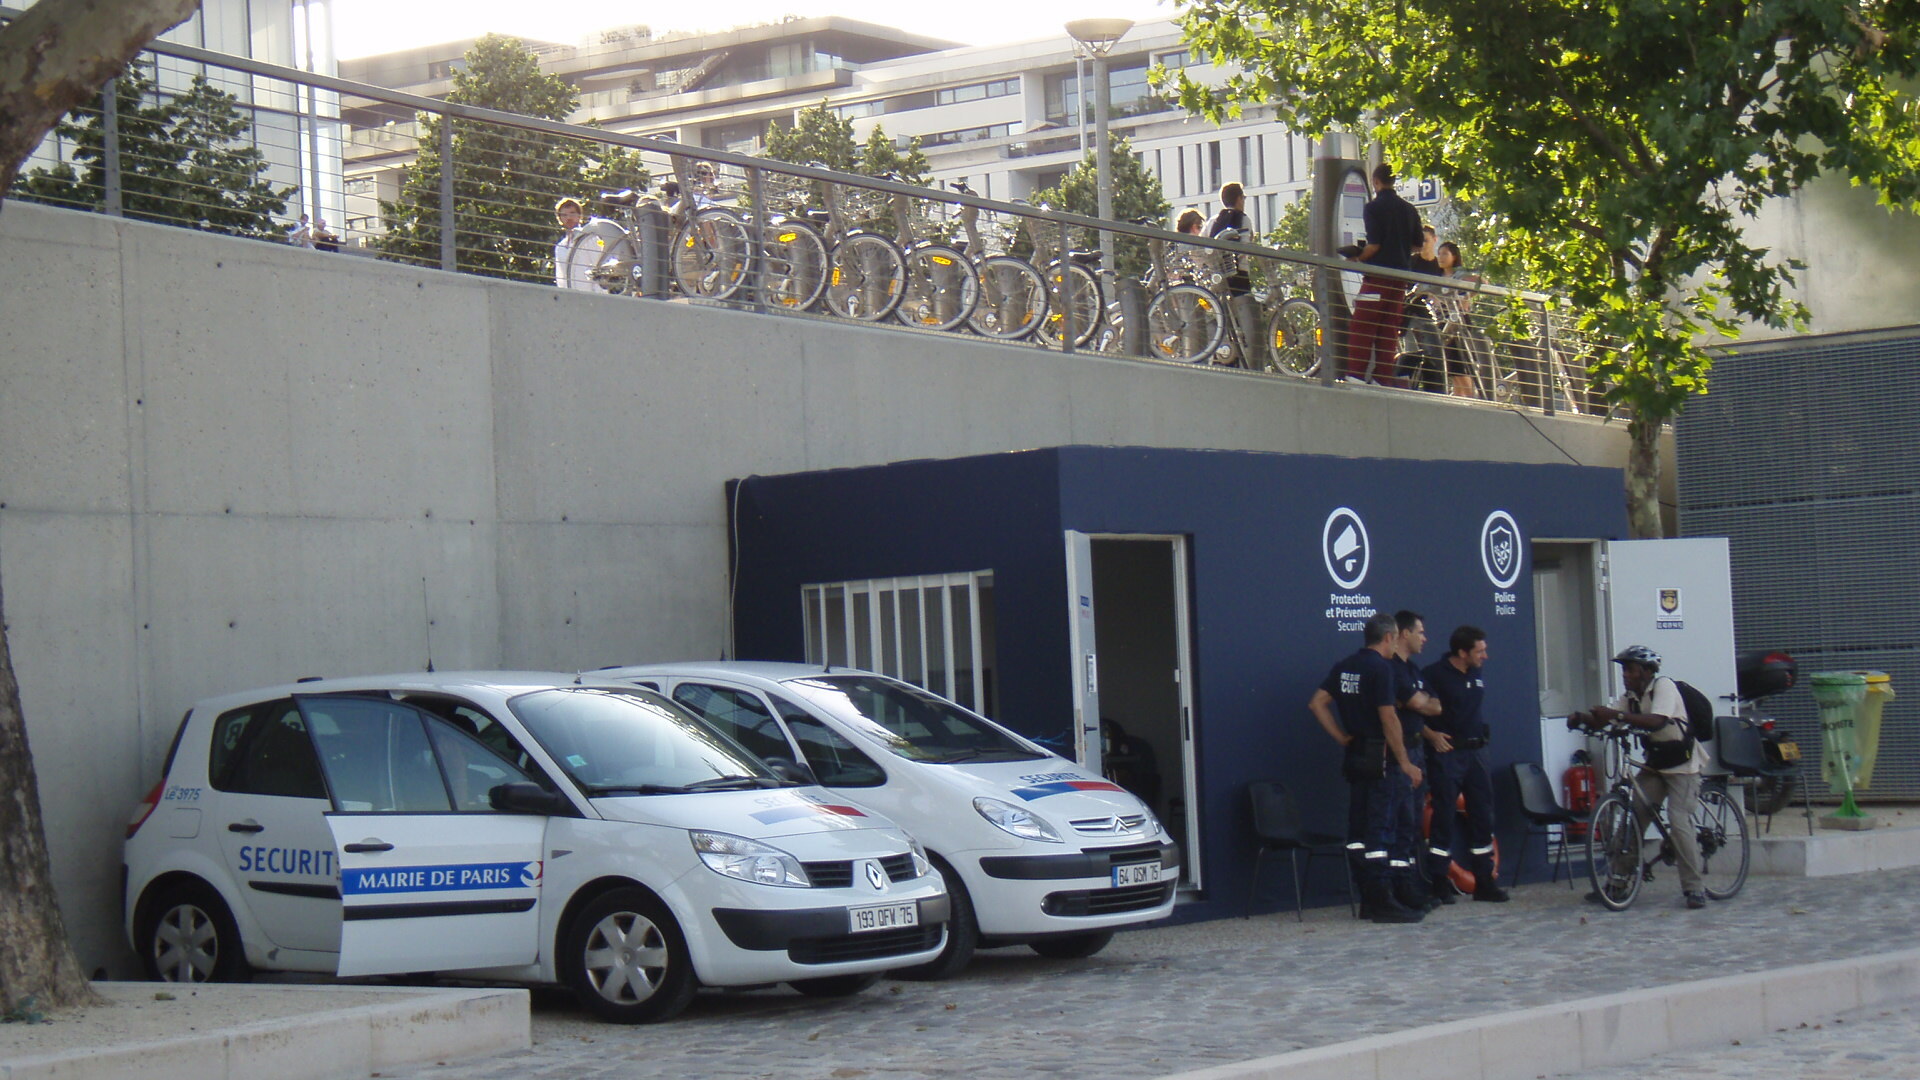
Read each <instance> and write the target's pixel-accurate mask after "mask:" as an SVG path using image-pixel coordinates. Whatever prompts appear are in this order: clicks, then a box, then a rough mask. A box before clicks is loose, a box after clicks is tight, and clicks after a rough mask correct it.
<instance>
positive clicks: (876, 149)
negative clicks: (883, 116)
mask: <svg viewBox="0 0 1920 1080" xmlns="http://www.w3.org/2000/svg"><path fill="white" fill-rule="evenodd" d="M931 168H932V166H930V165H928V164H927V155H925V154H923V153H921V152H920V136H918V135H915V136H914V137H913V138H911V139H909V140H907V152H906V153H904V154H903V153H901V152H900V151H899V149H898V148H897V147H895V146H894V145H893V140H892V139H890V138H888V137H887V129H886V128H884V127H882V126H881V125H879V124H875V125H873V130H872V131H870V132H868V133H867V141H866V144H865V145H864V146H862V147H861V148H860V163H859V168H858V170H857V171H858V172H860V173H863V174H865V175H867V176H885V175H887V174H889V173H891V174H893V175H894V176H897V177H899V178H900V180H901V182H902V183H907V184H918V185H920V186H922V187H924V186H926V183H927V173H928V171H929V170H931Z"/></svg>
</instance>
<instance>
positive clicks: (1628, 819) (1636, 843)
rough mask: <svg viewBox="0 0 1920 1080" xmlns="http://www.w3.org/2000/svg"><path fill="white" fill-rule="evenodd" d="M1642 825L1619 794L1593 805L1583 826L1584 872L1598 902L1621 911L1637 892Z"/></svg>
mask: <svg viewBox="0 0 1920 1080" xmlns="http://www.w3.org/2000/svg"><path fill="white" fill-rule="evenodd" d="M1643 831H1644V830H1643V828H1642V826H1641V824H1640V822H1639V819H1637V818H1635V817H1634V814H1633V806H1632V805H1631V804H1630V803H1629V802H1628V801H1627V800H1626V799H1625V798H1622V797H1621V796H1619V795H1609V796H1607V797H1606V798H1604V799H1601V800H1600V805H1598V806H1596V807H1594V808H1593V824H1592V825H1591V826H1590V827H1589V828H1588V830H1587V876H1588V877H1590V878H1592V879H1593V891H1594V892H1595V893H1596V894H1598V895H1599V897H1600V903H1602V904H1604V905H1605V906H1607V907H1608V908H1610V909H1612V910H1614V911H1625V910H1626V909H1627V906H1628V905H1630V904H1632V903H1633V898H1634V897H1635V896H1637V895H1639V893H1640V881H1641V878H1642V877H1643V876H1644V875H1643V874H1642V873H1641V870H1642V866H1641V858H1642V853H1641V850H1640V848H1641V844H1640V837H1641V833H1642V832H1643Z"/></svg>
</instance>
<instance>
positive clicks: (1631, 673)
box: [1567, 645, 1707, 911]
mask: <svg viewBox="0 0 1920 1080" xmlns="http://www.w3.org/2000/svg"><path fill="white" fill-rule="evenodd" d="M1613 662H1614V663H1616V664H1619V665H1620V678H1621V679H1622V680H1623V681H1624V682H1625V683H1626V684H1627V692H1626V693H1624V694H1621V695H1620V696H1619V697H1617V698H1615V699H1614V700H1613V704H1612V705H1596V706H1594V707H1593V708H1592V709H1591V710H1589V711H1586V712H1577V713H1574V714H1573V715H1572V716H1569V717H1567V726H1568V727H1574V726H1579V727H1583V728H1586V729H1587V730H1589V731H1592V730H1595V729H1597V728H1601V727H1607V726H1610V725H1613V724H1626V725H1627V726H1629V727H1632V728H1635V729H1637V730H1638V732H1639V735H1640V745H1641V748H1642V749H1643V750H1644V751H1645V752H1646V761H1645V762H1644V763H1643V764H1642V765H1641V768H1640V775H1638V776H1636V777H1634V781H1633V789H1634V798H1633V802H1634V807H1633V809H1634V813H1635V814H1637V815H1639V816H1640V819H1641V820H1642V821H1644V820H1646V819H1647V818H1648V817H1650V816H1652V814H1653V807H1654V805H1655V804H1656V803H1659V802H1660V801H1662V800H1663V799H1664V800H1665V802H1666V804H1667V820H1668V821H1669V822H1672V823H1674V826H1675V827H1674V828H1672V829H1671V830H1669V831H1670V832H1671V833H1672V835H1673V850H1674V854H1675V855H1676V856H1678V858H1679V862H1680V891H1681V892H1683V893H1685V894H1686V897H1687V907H1688V908H1690V909H1693V910H1696V911H1697V910H1699V909H1700V908H1703V907H1706V906H1707V890H1706V884H1705V883H1704V882H1703V881H1702V880H1701V877H1700V838H1699V837H1698V836H1695V835H1694V832H1693V829H1692V828H1691V827H1689V826H1688V825H1686V824H1685V823H1687V822H1690V821H1692V820H1693V808H1694V807H1695V806H1696V805H1698V804H1699V802H1700V756H1699V755H1698V754H1695V753H1694V752H1693V735H1692V734H1691V733H1690V732H1689V731H1688V728H1687V705H1686V702H1685V701H1683V700H1682V699H1681V697H1680V688H1679V687H1677V686H1675V685H1674V684H1673V680H1672V679H1670V678H1667V677H1665V676H1663V675H1661V674H1660V654H1659V653H1657V652H1654V651H1653V650H1652V649H1649V648H1647V647H1646V646H1645V645H1629V646H1627V647H1626V648H1624V649H1622V650H1620V655H1618V656H1616V657H1614V658H1613ZM1593 898H1594V899H1597V896H1596V897H1593Z"/></svg>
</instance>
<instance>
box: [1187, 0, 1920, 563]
mask: <svg viewBox="0 0 1920 1080" xmlns="http://www.w3.org/2000/svg"><path fill="white" fill-rule="evenodd" d="M1182 24H1183V26H1184V28H1185V32H1186V37H1187V40H1188V42H1189V43H1190V44H1191V46H1192V47H1193V50H1194V52H1195V54H1196V55H1205V56H1208V57H1211V58H1212V59H1213V60H1214V61H1216V62H1226V63H1229V64H1232V65H1237V67H1238V68H1239V73H1238V74H1236V75H1234V76H1232V77H1230V78H1229V79H1228V80H1227V81H1226V82H1225V84H1224V85H1222V86H1220V87H1219V88H1217V89H1210V88H1208V87H1205V86H1202V85H1200V84H1198V83H1195V82H1193V81H1191V80H1189V79H1186V78H1185V77H1184V76H1182V77H1180V78H1179V79H1178V85H1179V94H1180V100H1181V103H1182V104H1184V105H1186V106H1187V107H1189V108H1190V109H1194V110H1197V111H1201V112H1204V113H1205V114H1207V115H1209V116H1212V117H1215V118H1219V117H1222V116H1226V115H1232V114H1235V113H1237V112H1238V111H1239V110H1240V108H1241V107H1242V106H1244V105H1249V104H1253V103H1265V104H1268V105H1270V106H1271V107H1272V108H1273V109H1274V110H1275V112H1276V114H1277V116H1278V118H1279V119H1280V120H1281V121H1282V122H1283V123H1286V124H1287V125H1288V126H1290V127H1292V128H1293V129H1294V130H1296V131H1300V132H1302V133H1304V134H1308V135H1315V136H1318V135H1323V134H1325V133H1327V132H1329V131H1331V130H1334V129H1336V128H1345V129H1349V130H1361V131H1363V132H1365V133H1366V134H1369V135H1371V136H1372V137H1374V138H1377V139H1378V140H1379V141H1380V143H1381V144H1382V146H1383V147H1384V149H1385V151H1386V155H1387V158H1388V160H1389V161H1391V162H1392V163H1393V164H1394V165H1396V166H1397V167H1398V169H1399V170H1400V171H1403V172H1407V173H1410V174H1417V175H1420V176H1426V177H1432V178H1435V179H1438V180H1440V181H1441V182H1442V183H1443V184H1445V185H1446V187H1447V190H1448V191H1449V192H1450V193H1451V194H1452V195H1454V196H1456V197H1459V198H1463V199H1465V200H1468V201H1470V202H1472V203H1473V204H1475V205H1476V206H1477V207H1478V208H1479V209H1480V210H1481V211H1482V212H1484V213H1485V214H1486V215H1488V216H1489V217H1490V219H1491V220H1492V221H1493V222H1494V223H1496V227H1494V228H1492V229H1490V230H1489V232H1490V233H1492V234H1495V235H1498V236H1500V237H1501V238H1502V246H1503V247H1508V248H1512V249H1514V250H1512V251H1509V252H1503V255H1510V256H1512V257H1513V261H1515V262H1517V263H1521V264H1524V265H1525V267H1526V269H1527V274H1528V276H1529V278H1530V279H1531V282H1532V283H1533V284H1534V285H1535V286H1536V287H1539V288H1542V289H1545V290H1547V291H1551V292H1555V293H1559V294H1563V295H1565V296H1567V297H1568V298H1570V299H1571V300H1572V302H1573V303H1575V304H1576V305H1578V306H1579V308H1580V309H1581V310H1582V311H1583V312H1585V313H1586V314H1585V315H1584V316H1583V318H1584V321H1585V324H1586V328H1587V329H1589V330H1592V331H1597V332H1599V333H1601V334H1604V335H1609V336H1613V337H1616V338H1617V339H1618V340H1620V341H1621V342H1623V343H1624V348H1622V349H1620V350H1618V351H1613V352H1609V353H1608V354H1606V355H1604V356H1601V357H1597V358H1595V362H1594V363H1593V364H1592V367H1591V370H1592V372H1593V374H1594V375H1595V377H1596V378H1597V379H1599V380H1601V381H1602V383H1603V384H1604V387H1605V393H1606V395H1607V397H1608V399H1609V400H1610V401H1611V402H1612V403H1613V404H1615V405H1618V406H1621V407H1624V408H1625V410H1626V411H1627V414H1628V416H1629V417H1630V419H1629V427H1630V430H1631V431H1632V433H1633V437H1634V447H1635V449H1634V452H1633V455H1632V457H1631V458H1630V461H1629V481H1628V483H1629V495H1628V508H1629V513H1630V516H1631V517H1632V520H1633V524H1634V528H1635V531H1636V533H1638V534H1641V535H1657V534H1658V531H1659V525H1658V517H1657V503H1656V502H1655V501H1654V488H1653V486H1652V485H1653V479H1654V477H1655V476H1657V471H1658V470H1657V465H1658V462H1657V458H1655V457H1654V456H1653V455H1654V451H1655V448H1656V446H1657V442H1656V440H1657V435H1658V431H1659V427H1660V424H1661V423H1662V422H1663V421H1664V420H1666V419H1667V418H1669V417H1672V416H1674V415H1676V414H1677V413H1678V412H1679V411H1680V409H1681V408H1682V406H1683V405H1684V402H1685V399H1686V398H1687V397H1688V396H1689V395H1691V394H1694V393H1700V392H1704V390H1705V388H1706V376H1707V372H1708V368H1709V361H1708V358H1707V355H1706V354H1705V353H1704V352H1703V351H1702V350H1701V348H1700V346H1699V343H1698V338H1699V337H1700V336H1701V334H1702V333H1703V332H1704V331H1707V330H1717V331H1720V332H1722V333H1726V334H1731V333H1733V332H1735V330H1736V328H1737V320H1738V319H1739V318H1747V319H1754V320H1758V321H1761V322H1764V323H1766V324H1768V325H1771V326H1792V325H1796V324H1798V323H1800V322H1801V321H1803V319H1804V316H1805V312H1804V310H1803V309H1802V308H1801V306H1800V305H1799V304H1797V303H1796V302H1794V301H1792V300H1790V299H1789V298H1788V297H1787V295H1786V293H1785V290H1786V288H1787V287H1788V286H1789V285H1791V284H1792V282H1793V280H1794V277H1793V275H1794V272H1795V271H1796V270H1797V269H1799V268H1798V267H1796V266H1795V265H1793V264H1792V263H1790V262H1788V261H1786V260H1783V259H1781V258H1779V257H1778V256H1776V255H1775V254H1774V253H1772V252H1769V251H1767V250H1765V249H1763V248H1760V247H1758V246H1757V245H1755V244H1753V243H1750V242H1748V241H1747V239H1746V238H1745V236H1744V233H1743V230H1744V228H1745V226H1746V225H1747V224H1748V222H1749V221H1750V219H1751V217H1752V215H1753V213H1754V212H1755V211H1756V210H1757V209H1758V208H1759V207H1760V206H1761V205H1762V204H1763V203H1764V202H1765V201H1766V200H1768V199H1771V198H1776V197H1781V196H1787V195H1791V194H1792V193H1794V192H1795V191H1797V190H1799V189H1800V188H1801V187H1803V186H1804V185H1806V184H1807V183H1808V182H1810V181H1811V180H1813V179H1814V178H1815V177H1816V176H1818V175H1820V174H1821V173H1823V172H1837V173H1840V174H1843V175H1845V176H1847V177H1849V178H1850V179H1851V180H1852V181H1853V182H1854V183H1862V184H1868V185H1871V186H1873V187H1874V188H1876V189H1877V190H1878V192H1879V194H1880V198H1881V201H1882V202H1883V203H1884V204H1886V205H1887V206H1888V207H1889V208H1890V209H1893V210H1894V211H1896V212H1911V211H1912V210H1914V209H1916V201H1917V200H1920V134H1916V133H1920V103H1916V99H1915V95H1914V93H1913V90H1912V86H1913V83H1912V79H1913V78H1914V76H1915V75H1916V73H1920V37H1917V36H1916V35H1920V0H1769V2H1767V3H1730V2H1727V0H1624V2H1623V0H1614V2H1610V3H1601V4H1595V3H1590V2H1588V0H1524V2H1522V0H1394V2H1392V3H1385V2H1380V0H1285V2H1282V0H1194V2H1193V3H1192V5H1191V6H1189V7H1188V8H1186V10H1185V13H1184V15H1183V16H1182Z"/></svg>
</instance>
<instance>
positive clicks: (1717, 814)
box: [1692, 788, 1753, 900]
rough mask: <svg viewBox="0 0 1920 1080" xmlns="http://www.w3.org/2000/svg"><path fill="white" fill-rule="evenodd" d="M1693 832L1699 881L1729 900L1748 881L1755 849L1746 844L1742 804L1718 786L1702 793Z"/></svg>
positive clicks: (1716, 897)
mask: <svg viewBox="0 0 1920 1080" xmlns="http://www.w3.org/2000/svg"><path fill="white" fill-rule="evenodd" d="M1692 825H1693V834H1694V836H1695V837H1696V838H1698V840H1699V844H1700V880H1701V883H1702V885H1703V886H1704V887H1705V889H1706V890H1707V896H1708V897H1710V898H1711V899H1714V900H1730V899H1732V898H1733V897H1734V895H1735V894H1736V893H1738V892H1739V891H1740V887H1741V886H1742V885H1745V884H1746V883H1747V867H1748V864H1749V862H1751V861H1752V858H1753V852H1752V851H1751V850H1750V849H1749V847H1748V844H1747V819H1746V817H1745V815H1743V814H1741V813H1740V804H1739V803H1736V802H1734V801H1733V800H1732V799H1730V798H1728V797H1727V793H1726V792H1724V791H1721V790H1720V789H1719V788H1708V789H1706V790H1703V791H1701V792H1700V802H1699V804H1698V805H1696V806H1695V807H1694V809H1693V822H1692Z"/></svg>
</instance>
